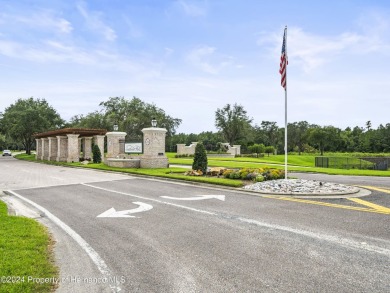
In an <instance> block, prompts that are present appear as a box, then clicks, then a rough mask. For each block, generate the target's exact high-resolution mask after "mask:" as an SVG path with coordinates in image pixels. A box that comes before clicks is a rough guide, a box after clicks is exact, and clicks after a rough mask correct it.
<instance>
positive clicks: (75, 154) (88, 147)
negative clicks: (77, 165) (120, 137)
mask: <svg viewBox="0 0 390 293" xmlns="http://www.w3.org/2000/svg"><path fill="white" fill-rule="evenodd" d="M106 133H107V130H105V129H85V128H64V129H58V130H53V131H48V132H42V133H38V134H35V135H34V137H35V143H36V155H35V158H36V159H37V160H47V161H57V162H68V163H72V162H79V161H80V154H81V148H82V149H83V154H82V157H83V158H84V159H91V158H92V140H93V141H94V144H96V145H97V146H98V147H99V149H100V152H101V153H102V154H104V138H105V134H106ZM81 146H82V147H81Z"/></svg>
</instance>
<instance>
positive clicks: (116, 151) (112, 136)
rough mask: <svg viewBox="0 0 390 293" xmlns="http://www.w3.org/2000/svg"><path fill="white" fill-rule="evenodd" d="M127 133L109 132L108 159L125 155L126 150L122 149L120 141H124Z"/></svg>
mask: <svg viewBox="0 0 390 293" xmlns="http://www.w3.org/2000/svg"><path fill="white" fill-rule="evenodd" d="M126 134H127V133H126V132H107V133H106V136H107V158H115V157H116V156H119V155H120V154H124V151H125V150H124V149H123V150H121V149H120V145H119V141H120V140H124V139H125V137H126Z"/></svg>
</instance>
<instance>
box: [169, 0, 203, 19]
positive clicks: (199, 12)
mask: <svg viewBox="0 0 390 293" xmlns="http://www.w3.org/2000/svg"><path fill="white" fill-rule="evenodd" d="M176 5H178V7H179V8H180V9H181V10H182V11H184V13H185V14H186V15H188V16H192V17H198V16H205V15H207V10H208V3H207V1H202V2H199V1H198V2H196V3H195V2H194V1H188V0H179V1H176Z"/></svg>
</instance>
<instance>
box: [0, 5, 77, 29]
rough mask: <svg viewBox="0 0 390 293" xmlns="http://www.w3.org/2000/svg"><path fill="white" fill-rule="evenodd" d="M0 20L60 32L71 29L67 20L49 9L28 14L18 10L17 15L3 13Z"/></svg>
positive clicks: (30, 27) (28, 27)
mask: <svg viewBox="0 0 390 293" xmlns="http://www.w3.org/2000/svg"><path fill="white" fill-rule="evenodd" d="M0 20H1V23H6V24H7V23H9V24H11V23H12V25H15V24H18V23H20V24H23V25H27V27H25V28H26V29H38V30H42V29H43V30H46V31H54V32H59V33H62V34H70V33H71V32H72V30H73V27H72V24H71V23H70V22H69V21H68V20H66V19H64V18H62V17H58V16H56V13H55V12H53V11H51V10H40V11H29V13H28V14H26V13H24V12H20V13H19V14H17V15H15V14H5V13H3V14H1V15H0Z"/></svg>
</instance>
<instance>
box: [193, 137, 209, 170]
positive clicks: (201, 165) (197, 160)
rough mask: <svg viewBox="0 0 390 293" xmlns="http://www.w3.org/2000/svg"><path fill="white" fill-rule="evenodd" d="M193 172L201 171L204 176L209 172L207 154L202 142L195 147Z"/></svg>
mask: <svg viewBox="0 0 390 293" xmlns="http://www.w3.org/2000/svg"><path fill="white" fill-rule="evenodd" d="M192 169H193V170H201V171H202V172H203V173H204V174H205V173H206V171H207V154H206V149H205V148H204V145H203V143H202V142H199V143H198V144H197V145H196V147H195V156H194V162H193V163H192Z"/></svg>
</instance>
